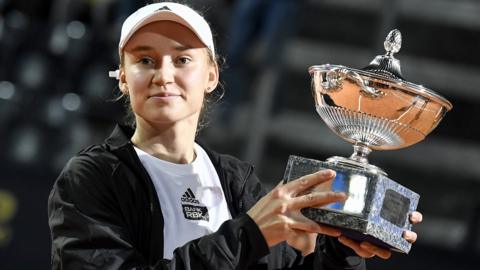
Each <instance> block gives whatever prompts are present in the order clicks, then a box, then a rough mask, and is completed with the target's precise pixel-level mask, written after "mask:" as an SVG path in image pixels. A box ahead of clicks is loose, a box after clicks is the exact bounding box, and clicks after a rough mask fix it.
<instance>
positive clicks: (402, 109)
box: [284, 29, 452, 253]
mask: <svg viewBox="0 0 480 270" xmlns="http://www.w3.org/2000/svg"><path fill="white" fill-rule="evenodd" d="M401 41H402V37H401V33H400V32H399V31H398V30H396V29H395V30H392V31H391V32H390V33H389V34H388V36H387V38H386V40H385V42H384V47H385V50H386V54H385V55H379V56H377V57H375V59H374V60H373V61H372V62H371V63H370V64H369V65H368V66H367V67H365V68H363V69H361V70H358V69H352V68H348V67H345V66H340V65H330V64H326V65H317V66H312V67H310V68H309V73H310V75H311V77H312V94H313V98H314V100H315V106H316V110H317V112H318V114H319V115H320V117H321V118H322V119H323V121H324V122H325V123H326V124H327V126H328V127H329V128H330V129H331V130H332V131H333V132H334V133H335V134H337V135H338V136H340V137H341V138H343V139H344V140H346V141H347V142H349V143H351V144H352V145H353V148H354V152H353V154H352V155H351V156H350V157H348V158H345V157H338V156H334V157H331V158H329V159H327V160H326V161H318V160H313V159H308V158H303V157H298V156H290V158H289V160H288V163H287V167H286V170H285V175H284V180H285V181H290V180H294V179H296V178H298V177H301V176H303V175H306V174H310V173H314V172H316V171H319V170H321V169H327V168H328V169H332V170H334V171H336V173H337V174H336V177H335V179H333V180H331V181H329V182H326V183H323V184H321V185H319V186H317V187H315V190H325V191H328V190H332V191H339V192H345V193H346V194H347V195H348V198H347V200H346V201H345V202H337V203H332V204H329V205H327V206H323V207H319V208H305V209H303V210H302V213H303V214H304V215H305V216H306V217H308V218H310V219H312V220H314V221H316V222H318V223H323V224H328V225H331V226H335V227H339V228H340V229H341V230H342V233H343V234H344V235H345V236H347V237H350V238H351V239H353V240H356V241H369V242H371V243H373V244H375V245H377V246H380V247H383V248H389V249H391V250H394V251H398V252H403V253H408V252H409V251H410V248H411V244H410V243H408V242H407V241H406V240H405V239H404V238H403V237H402V235H403V232H404V231H405V230H410V229H411V223H410V221H409V215H410V213H412V212H413V211H415V209H416V208H417V204H418V200H419V198H420V196H419V195H418V194H417V193H415V192H414V191H412V190H410V189H408V188H406V187H404V186H402V185H400V184H398V183H397V182H395V181H393V180H392V179H390V178H389V177H388V175H387V173H385V171H383V170H382V169H381V168H379V167H377V166H375V165H372V164H369V163H368V159H367V156H368V154H369V153H370V152H371V151H372V150H394V149H400V148H404V147H407V146H410V145H413V144H415V143H417V142H419V141H421V140H423V139H424V138H425V136H427V135H428V134H429V133H430V132H431V131H432V130H433V129H434V128H435V127H436V126H437V125H438V124H439V122H440V121H441V120H442V118H443V116H444V115H445V114H446V112H447V111H449V110H451V109H452V104H451V103H450V102H449V101H448V100H446V99H445V98H444V97H442V96H441V95H439V94H437V93H436V92H434V91H432V90H430V89H427V88H425V87H423V86H421V85H417V84H414V83H411V82H408V81H406V80H405V79H404V78H403V76H402V73H401V69H400V61H399V60H398V59H396V58H395V57H394V54H395V53H397V52H398V51H399V50H400V48H401Z"/></svg>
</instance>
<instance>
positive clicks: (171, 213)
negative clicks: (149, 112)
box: [134, 144, 231, 259]
mask: <svg viewBox="0 0 480 270" xmlns="http://www.w3.org/2000/svg"><path fill="white" fill-rule="evenodd" d="M134 148H135V151H136V152H137V155H138V157H139V158H140V161H141V162H142V164H143V166H144V167H145V169H146V170H147V172H148V174H149V175H150V177H151V178H152V181H153V184H154V185H155V190H156V191H157V195H158V199H159V200H160V205H161V208H162V214H163V219H164V221H165V222H164V228H163V236H164V251H163V257H164V258H165V259H172V257H173V251H174V250H175V249H176V248H177V247H180V246H183V245H184V244H185V243H187V242H188V241H191V240H193V239H196V238H199V237H202V236H204V235H207V234H210V233H212V232H215V231H216V230H218V228H219V227H220V225H221V224H222V223H223V222H225V221H226V220H229V219H231V215H230V211H229V210H228V206H227V202H226V200H225V195H224V193H223V190H222V186H221V184H220V179H219V178H218V174H217V171H216V170H215V167H214V166H213V164H212V162H211V160H210V158H209V157H208V155H207V153H206V152H205V150H203V149H202V148H201V147H200V146H199V145H198V144H195V145H194V149H195V153H196V158H195V160H194V161H193V162H192V163H190V164H176V163H171V162H168V161H164V160H161V159H159V158H156V157H154V156H152V155H150V154H148V153H146V152H144V151H142V150H141V149H139V148H137V147H134Z"/></svg>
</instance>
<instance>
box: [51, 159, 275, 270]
mask: <svg viewBox="0 0 480 270" xmlns="http://www.w3.org/2000/svg"><path fill="white" fill-rule="evenodd" d="M108 177H110V175H109V173H108V172H105V169H104V168H100V167H99V166H98V164H96V163H95V162H93V161H92V160H91V159H89V158H85V157H76V158H74V159H72V160H71V161H70V162H69V164H68V165H67V166H66V168H65V169H64V171H63V172H62V173H61V174H60V176H59V178H58V179H57V180H56V182H55V184H54V186H53V189H52V191H51V193H50V196H49V200H48V219H49V226H50V230H51V234H52V268H53V269H185V270H189V269H191V270H194V269H247V268H248V265H250V264H252V263H254V262H256V261H257V260H258V259H259V258H261V257H263V256H265V255H266V254H267V253H268V252H269V250H268V247H267V246H266V244H265V241H264V239H263V237H262V235H261V232H260V231H259V229H258V227H257V226H256V224H255V223H254V222H253V220H251V219H250V217H248V215H245V214H244V215H240V216H238V217H237V218H235V219H232V220H229V221H227V222H225V223H224V224H223V225H222V226H221V227H220V228H219V230H218V231H217V232H215V233H213V234H210V235H207V236H204V237H201V238H199V239H196V240H193V241H191V242H189V243H187V244H186V245H184V246H182V247H180V248H178V249H176V250H175V252H174V258H173V259H172V260H159V261H158V262H154V263H150V265H149V263H148V261H147V258H146V256H145V255H144V254H143V253H142V252H141V251H140V249H139V248H138V247H137V243H135V240H134V239H136V238H135V235H134V233H133V232H132V231H130V230H129V229H128V226H127V224H126V223H127V221H126V219H125V218H124V217H125V215H126V213H124V210H122V208H120V207H118V204H119V201H120V200H128V198H118V197H116V196H115V192H114V191H113V190H114V189H115V187H113V186H112V185H109V184H108V183H109V182H108V179H107V178H108ZM159 241H161V240H159ZM160 257H161V256H160ZM219 267H220V268H219Z"/></svg>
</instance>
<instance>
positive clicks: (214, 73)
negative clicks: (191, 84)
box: [206, 64, 220, 93]
mask: <svg viewBox="0 0 480 270" xmlns="http://www.w3.org/2000/svg"><path fill="white" fill-rule="evenodd" d="M219 76H220V74H219V70H218V65H217V64H214V65H212V66H211V68H210V71H209V72H208V87H207V90H206V91H207V93H210V92H212V91H213V90H215V88H216V87H217V85H218V80H219Z"/></svg>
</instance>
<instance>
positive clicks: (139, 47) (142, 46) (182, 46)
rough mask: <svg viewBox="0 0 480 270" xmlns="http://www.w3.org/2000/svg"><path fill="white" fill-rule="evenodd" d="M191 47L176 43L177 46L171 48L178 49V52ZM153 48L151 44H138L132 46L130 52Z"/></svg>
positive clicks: (151, 49)
mask: <svg viewBox="0 0 480 270" xmlns="http://www.w3.org/2000/svg"><path fill="white" fill-rule="evenodd" d="M193 48H194V47H192V46H189V45H178V46H173V47H172V49H173V50H175V51H179V52H181V51H186V50H190V49H193ZM153 50H155V49H154V48H153V47H151V46H148V45H140V46H137V47H134V48H133V49H131V50H130V52H132V53H136V52H145V51H153Z"/></svg>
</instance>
